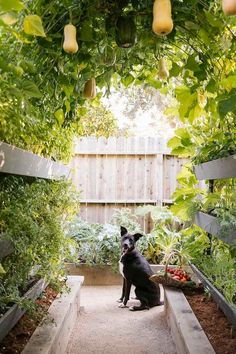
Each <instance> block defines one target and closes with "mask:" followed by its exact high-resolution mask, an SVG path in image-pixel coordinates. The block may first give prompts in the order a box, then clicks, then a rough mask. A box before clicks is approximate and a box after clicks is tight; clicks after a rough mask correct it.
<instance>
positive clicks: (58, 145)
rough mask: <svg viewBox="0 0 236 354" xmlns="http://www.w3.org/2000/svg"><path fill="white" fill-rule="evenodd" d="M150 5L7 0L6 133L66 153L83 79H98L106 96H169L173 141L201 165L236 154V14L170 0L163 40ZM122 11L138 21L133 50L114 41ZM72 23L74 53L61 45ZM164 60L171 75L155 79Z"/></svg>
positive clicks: (0, 46)
mask: <svg viewBox="0 0 236 354" xmlns="http://www.w3.org/2000/svg"><path fill="white" fill-rule="evenodd" d="M152 8H153V1H152V0H146V1H139V0H132V1H128V0H120V1H116V2H114V1H104V0H92V1H91V0H90V1H88V0H83V1H80V2H78V1H75V0H63V1H58V0H53V1H50V3H48V1H45V0H40V1H39V0H37V1H36V0H35V1H33V0H32V1H19V0H14V1H11V2H10V3H8V4H5V2H4V1H1V2H0V13H1V23H0V24H1V37H0V41H1V43H0V52H1V58H2V59H1V61H0V70H1V73H2V75H1V81H0V90H1V98H2V100H1V112H2V113H1V136H0V138H1V139H2V140H5V141H7V142H13V143H15V144H17V145H18V146H21V147H26V148H28V149H31V150H33V151H34V152H37V153H40V154H43V155H46V156H53V157H54V158H56V159H58V158H62V159H66V158H68V156H69V153H70V146H68V141H71V140H72V137H73V135H74V134H75V133H76V132H77V131H78V130H79V128H80V115H79V114H77V112H78V108H80V107H83V106H84V102H85V98H84V97H83V89H84V85H85V82H86V81H88V80H89V79H90V78H91V77H95V78H96V84H97V87H98V88H104V87H105V88H106V90H107V93H109V90H110V86H111V85H117V84H118V83H119V82H122V83H123V85H125V86H129V85H131V84H141V83H142V84H143V83H145V84H147V85H151V86H153V87H155V88H156V89H161V90H162V91H163V92H172V93H173V95H174V96H175V97H176V107H173V108H172V113H173V110H175V112H177V113H178V114H179V117H180V120H181V121H182V123H183V124H184V126H185V128H184V130H181V131H177V132H176V137H175V138H174V140H172V141H171V142H170V146H171V147H172V148H173V153H176V154H182V155H185V156H189V155H192V156H196V162H197V161H203V160H205V159H206V158H207V157H209V154H210V157H211V156H215V154H216V155H217V156H223V155H225V154H228V153H232V152H234V151H235V144H234V141H235V139H234V137H235V113H236V112H235V105H234V104H233V102H234V100H235V95H236V93H235V89H236V74H235V49H236V48H235V46H236V41H235V24H236V23H235V18H234V17H233V16H225V15H224V13H223V11H222V8H221V1H218V0H215V1H205V0H190V1H188V2H182V1H180V0H173V1H172V18H173V23H174V28H173V30H172V32H171V33H170V34H168V35H167V36H157V35H156V34H154V33H153V32H152V19H153V14H152ZM120 16H129V17H130V18H132V21H134V23H135V26H136V30H135V36H136V39H135V44H134V45H133V46H131V47H130V48H122V47H120V46H119V43H118V44H117V19H118V18H119V17H120ZM69 22H71V23H73V25H74V26H75V27H76V30H77V37H76V39H77V42H78V51H77V52H76V53H75V54H70V53H66V52H65V51H64V50H63V48H62V44H63V29H64V26H65V25H66V24H68V23H69ZM161 58H164V59H165V60H166V65H167V69H168V71H169V77H168V78H166V79H164V80H161V79H160V78H159V77H158V61H159V59H161ZM98 96H99V95H98ZM96 99H99V97H97V98H96ZM169 112H170V109H169ZM199 126H201V129H199ZM200 132H201V133H200ZM225 133H226V134H225ZM216 142H219V145H218V144H216ZM69 145H70V144H69ZM225 146H227V148H225ZM226 150H227V151H226ZM199 154H200V155H199ZM197 156H199V157H197Z"/></svg>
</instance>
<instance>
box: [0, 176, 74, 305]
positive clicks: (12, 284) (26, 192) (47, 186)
mask: <svg viewBox="0 0 236 354" xmlns="http://www.w3.org/2000/svg"><path fill="white" fill-rule="evenodd" d="M0 184H1V188H0V205H1V209H0V225H1V230H0V235H4V238H6V239H9V240H10V241H11V242H12V244H13V247H14V252H13V253H12V254H10V255H8V256H7V257H5V258H3V259H2V260H1V263H2V267H3V269H4V271H5V273H4V274H1V288H0V311H1V312H2V311H4V309H5V308H6V306H7V304H8V302H11V303H12V302H19V299H20V297H21V295H22V294H21V291H22V290H23V289H24V288H25V287H26V286H27V284H28V281H29V279H30V276H31V275H30V274H31V273H32V269H34V276H37V277H44V278H46V279H47V280H48V281H49V282H58V281H59V278H60V276H62V275H64V274H65V273H64V267H63V261H64V258H65V257H67V256H68V255H69V254H70V248H71V243H72V241H71V240H70V239H68V238H66V236H65V234H64V231H63V228H64V223H65V221H66V220H67V219H68V218H70V216H71V215H72V214H73V213H75V212H76V211H77V209H78V205H79V203H78V195H77V194H76V193H75V191H74V189H73V188H72V186H70V185H69V184H68V182H65V181H63V180H62V181H53V182H52V181H45V180H33V179H28V178H22V177H13V176H11V177H9V176H3V177H2V178H1V181H0Z"/></svg>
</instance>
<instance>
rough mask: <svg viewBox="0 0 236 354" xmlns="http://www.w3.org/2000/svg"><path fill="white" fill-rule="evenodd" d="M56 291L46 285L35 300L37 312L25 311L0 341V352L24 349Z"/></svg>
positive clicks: (5, 352) (15, 353) (12, 353)
mask: <svg viewBox="0 0 236 354" xmlns="http://www.w3.org/2000/svg"><path fill="white" fill-rule="evenodd" d="M57 294H58V292H57V291H55V290H53V289H52V288H51V287H49V286H48V287H47V288H46V289H45V291H44V292H43V294H42V296H41V297H40V298H38V299H37V300H36V304H37V314H36V315H34V316H30V315H29V314H27V313H25V314H24V315H23V316H22V317H21V319H20V321H19V322H18V323H17V324H16V325H15V327H14V328H13V329H12V330H11V332H10V333H9V334H8V335H7V336H6V337H5V338H4V339H3V341H2V342H1V343H0V354H19V353H21V352H22V350H23V349H24V347H25V345H26V343H27V342H28V340H29V338H30V337H31V336H32V334H33V332H34V330H35V329H36V327H37V326H38V325H39V323H40V322H41V321H42V319H43V318H44V317H45V315H46V314H47V310H48V308H49V307H50V305H51V303H52V302H53V300H54V299H55V298H56V296H57Z"/></svg>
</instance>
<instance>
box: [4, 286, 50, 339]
mask: <svg viewBox="0 0 236 354" xmlns="http://www.w3.org/2000/svg"><path fill="white" fill-rule="evenodd" d="M46 286H47V282H46V281H45V280H44V279H40V280H39V281H38V282H37V283H36V284H35V285H33V286H32V287H31V288H30V289H29V290H28V291H27V292H26V293H25V295H24V296H23V297H22V299H32V300H35V299H36V298H37V297H38V296H39V295H40V294H41V293H42V292H43V290H44V289H45V288H46ZM25 311H26V310H25V309H23V308H21V307H19V305H17V304H15V305H13V306H12V307H11V308H10V309H9V310H8V311H7V312H6V313H5V314H4V315H3V316H2V317H1V318H0V342H1V341H2V339H3V338H4V337H5V336H6V335H7V334H8V333H9V332H10V330H11V329H12V328H13V327H14V326H15V325H16V323H17V322H18V321H19V319H20V318H21V317H22V316H23V315H24V313H25Z"/></svg>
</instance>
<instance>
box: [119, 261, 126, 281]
mask: <svg viewBox="0 0 236 354" xmlns="http://www.w3.org/2000/svg"><path fill="white" fill-rule="evenodd" d="M123 269H124V264H123V263H122V262H121V261H119V271H120V274H121V275H122V277H125V276H124V272H123Z"/></svg>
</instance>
